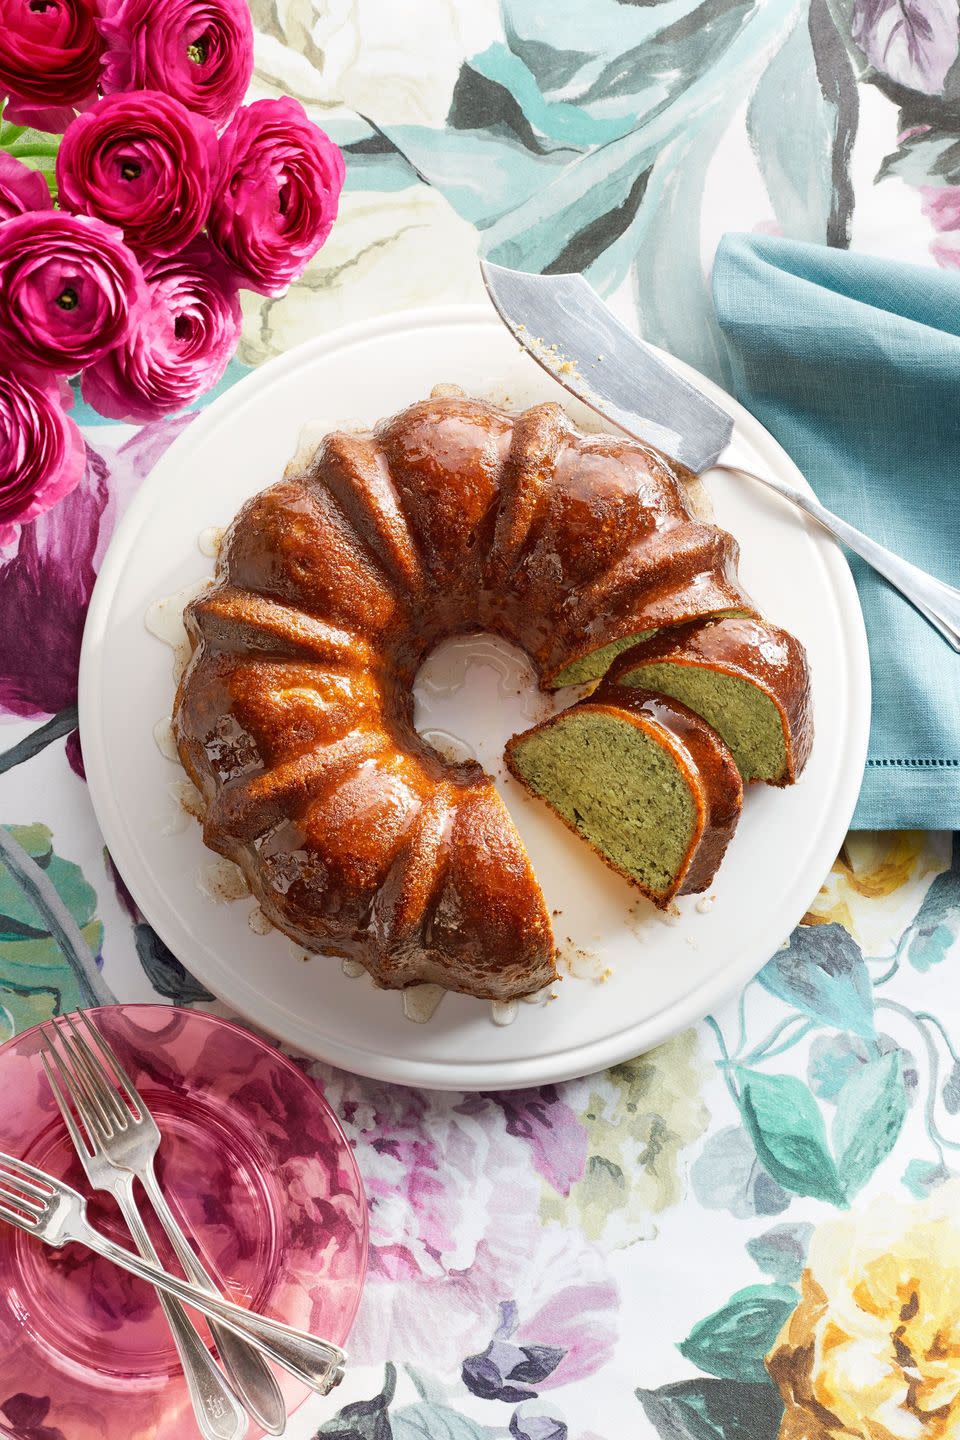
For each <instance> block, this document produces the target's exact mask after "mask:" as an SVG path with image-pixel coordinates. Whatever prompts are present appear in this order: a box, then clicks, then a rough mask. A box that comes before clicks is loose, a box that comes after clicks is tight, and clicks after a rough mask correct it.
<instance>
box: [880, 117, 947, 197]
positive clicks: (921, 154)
mask: <svg viewBox="0 0 960 1440" xmlns="http://www.w3.org/2000/svg"><path fill="white" fill-rule="evenodd" d="M890 175H895V176H896V177H897V178H898V179H900V180H904V181H905V182H906V183H907V184H908V185H931V186H934V187H939V186H944V185H960V132H958V131H957V130H956V129H947V130H941V129H939V128H938V127H937V126H931V127H929V128H925V129H923V130H920V131H915V132H914V133H912V134H909V135H907V136H905V137H904V139H902V140H901V141H900V143H899V144H898V146H897V148H896V150H894V151H893V153H892V154H890V155H887V156H886V158H885V159H884V161H883V163H882V165H881V166H880V169H879V171H878V172H877V180H878V181H880V180H886V179H887V178H888V176H890Z"/></svg>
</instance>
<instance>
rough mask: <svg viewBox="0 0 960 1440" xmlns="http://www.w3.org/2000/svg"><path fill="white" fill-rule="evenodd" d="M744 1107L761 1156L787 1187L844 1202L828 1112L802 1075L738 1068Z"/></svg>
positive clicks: (745, 1122) (839, 1203) (824, 1198)
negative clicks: (825, 1120) (828, 1129)
mask: <svg viewBox="0 0 960 1440" xmlns="http://www.w3.org/2000/svg"><path fill="white" fill-rule="evenodd" d="M737 1075H738V1077H739V1080H740V1086H741V1093H740V1111H741V1114H742V1115H743V1122H744V1124H745V1125H746V1127H747V1130H748V1131H749V1133H750V1138H751V1139H752V1140H753V1143H754V1145H755V1146H756V1150H757V1154H758V1155H759V1157H760V1159H761V1161H762V1162H763V1164H764V1165H765V1167H766V1168H767V1170H768V1171H769V1172H770V1174H771V1175H772V1176H773V1178H774V1180H776V1181H778V1182H779V1183H780V1184H781V1185H782V1186H783V1188H784V1189H785V1190H792V1191H793V1193H794V1194H795V1195H812V1196H814V1197H815V1198H816V1199H818V1200H827V1201H829V1202H830V1203H831V1204H832V1205H845V1204H846V1197H845V1195H844V1192H843V1187H842V1185H841V1184H840V1178H839V1176H838V1174H837V1167H836V1165H835V1164H834V1162H833V1157H832V1156H831V1154H830V1151H829V1149H828V1147H827V1133H826V1130H825V1128H824V1124H823V1116H822V1115H821V1114H820V1111H819V1109H818V1107H817V1102H816V1101H815V1100H814V1098H813V1096H812V1095H811V1094H810V1091H809V1090H808V1089H807V1087H806V1085H804V1083H803V1081H802V1080H798V1079H796V1077H795V1076H793V1075H765V1074H764V1073H763V1072H762V1071H760V1070H738V1071H737Z"/></svg>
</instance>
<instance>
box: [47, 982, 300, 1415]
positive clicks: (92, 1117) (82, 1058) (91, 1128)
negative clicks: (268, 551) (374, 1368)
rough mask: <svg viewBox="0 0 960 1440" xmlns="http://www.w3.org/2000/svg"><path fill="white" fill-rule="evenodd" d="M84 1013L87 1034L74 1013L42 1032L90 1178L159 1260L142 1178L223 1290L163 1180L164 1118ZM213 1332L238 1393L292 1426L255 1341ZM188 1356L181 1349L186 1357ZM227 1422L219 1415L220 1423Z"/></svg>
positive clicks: (169, 1226)
mask: <svg viewBox="0 0 960 1440" xmlns="http://www.w3.org/2000/svg"><path fill="white" fill-rule="evenodd" d="M78 1016H79V1019H80V1021H81V1024H82V1026H83V1032H84V1033H81V1031H80V1030H79V1029H78V1028H77V1026H76V1024H75V1023H74V1021H73V1019H72V1017H70V1016H64V1017H63V1018H62V1019H61V1021H60V1022H59V1023H58V1022H56V1021H52V1022H50V1023H48V1024H46V1025H44V1026H43V1027H42V1029H41V1034H42V1036H43V1038H44V1041H45V1042H46V1050H45V1053H44V1052H42V1053H41V1057H40V1058H41V1061H42V1062H43V1067H44V1070H45V1071H46V1074H47V1079H48V1080H49V1081H50V1085H51V1088H52V1090H53V1093H54V1097H55V1098H56V1101H57V1104H58V1105H59V1107H60V1112H61V1114H62V1115H63V1118H64V1121H65V1122H66V1125H67V1128H68V1129H69V1131H70V1136H71V1139H72V1140H73V1143H74V1146H75V1147H76V1151H77V1154H78V1155H79V1156H80V1160H81V1162H82V1164H83V1167H84V1169H85V1170H86V1172H87V1179H88V1180H89V1181H90V1184H91V1185H92V1186H93V1187H94V1189H97V1190H106V1191H107V1192H108V1193H109V1194H111V1195H113V1196H114V1197H115V1199H116V1201H117V1203H118V1205H119V1206H120V1209H121V1210H122V1212H123V1216H124V1219H125V1220H126V1222H127V1226H128V1228H129V1230H130V1233H131V1235H132V1236H133V1238H134V1242H135V1243H136V1246H137V1249H138V1250H139V1251H140V1253H141V1255H144V1256H146V1258H147V1259H148V1260H153V1261H154V1262H155V1263H159V1256H158V1255H157V1253H156V1250H155V1249H154V1247H153V1245H152V1244H151V1242H150V1237H149V1235H148V1234H147V1232H146V1230H145V1229H144V1225H143V1221H142V1219H141V1216H140V1212H139V1209H138V1207H137V1201H136V1198H135V1196H134V1190H133V1182H134V1179H139V1181H140V1183H141V1184H142V1185H143V1188H144V1190H145V1191H146V1195H147V1198H148V1200H149V1201H150V1203H151V1205H152V1206H153V1209H154V1212H155V1213H156V1216H157V1218H158V1220H159V1221H160V1223H161V1225H162V1226H163V1228H164V1230H165V1231H166V1233H167V1235H168V1237H169V1239H170V1243H171V1245H172V1246H173V1249H174V1252H175V1254H176V1256H177V1259H178V1260H179V1261H180V1264H181V1265H182V1266H183V1269H184V1273H185V1274H186V1276H187V1278H188V1279H189V1280H192V1281H193V1282H194V1284H195V1285H199V1286H201V1287H202V1288H203V1289H205V1290H209V1291H210V1292H211V1293H212V1294H217V1293H218V1292H217V1288H216V1286H215V1285H214V1282H213V1280H212V1279H211V1278H210V1276H209V1274H208V1273H207V1271H206V1270H205V1268H204V1266H203V1265H202V1263H201V1262H200V1260H199V1258H198V1257H197V1255H196V1252H195V1251H194V1250H193V1247H192V1246H191V1245H190V1243H189V1241H188V1240H187V1238H186V1236H185V1235H184V1233H183V1231H182V1229H181V1228H180V1226H179V1224H178V1223H177V1220H176V1217H175V1216H174V1215H173V1213H172V1211H171V1210H170V1207H169V1205H168V1204H167V1201H166V1197H165V1196H164V1193H163V1191H162V1190H161V1188H160V1185H159V1182H158V1181H157V1177H156V1172H155V1170H154V1156H155V1155H156V1152H157V1149H158V1147H159V1145H160V1131H159V1129H158V1128H157V1124H156V1121H155V1120H154V1118H153V1116H152V1115H151V1114H150V1111H149V1110H148V1109H147V1107H146V1105H145V1104H144V1102H143V1100H142V1099H141V1097H140V1095H139V1093H138V1091H137V1089H136V1086H135V1085H134V1083H133V1081H132V1080H131V1079H130V1076H129V1075H128V1074H127V1072H126V1070H124V1068H123V1066H122V1065H121V1064H120V1061H119V1059H118V1058H117V1056H116V1054H115V1053H114V1051H113V1048H112V1046H111V1045H110V1044H109V1042H108V1041H107V1040H106V1039H105V1037H104V1036H103V1035H102V1034H101V1033H100V1031H99V1030H97V1029H96V1028H95V1027H94V1025H93V1024H92V1022H91V1021H90V1019H89V1017H88V1016H87V1015H86V1014H85V1013H84V1012H83V1011H82V1010H81V1011H78ZM54 1036H55V1037H56V1039H57V1040H58V1041H59V1046H55V1045H53V1044H51V1040H52V1039H53V1038H54ZM97 1050H99V1051H100V1052H101V1053H102V1055H103V1056H105V1058H106V1060H107V1061H108V1063H109V1064H110V1066H111V1067H112V1069H113V1073H114V1075H115V1076H116V1080H117V1082H118V1083H117V1084H115V1083H114V1081H113V1079H112V1078H111V1076H110V1074H109V1073H108V1071H107V1068H106V1066H105V1065H104V1063H103V1061H102V1059H101V1058H100V1055H98V1054H97ZM50 1059H52V1060H53V1062H54V1063H55V1065H56V1069H57V1075H58V1077H59V1079H60V1082H61V1083H62V1085H63V1087H64V1089H66V1091H67V1095H68V1096H69V1098H70V1100H71V1101H72V1102H73V1106H74V1109H75V1110H76V1111H77V1115H78V1116H79V1119H80V1121H81V1122H82V1125H83V1129H84V1131H85V1132H86V1139H84V1136H83V1135H82V1134H81V1133H80V1131H79V1129H78V1127H77V1125H76V1122H75V1121H74V1119H73V1116H72V1114H71V1112H70V1106H69V1105H68V1104H67V1101H66V1099H65V1098H64V1095H63V1093H62V1091H61V1089H60V1086H59V1085H58V1084H57V1081H56V1079H55V1078H54V1076H53V1074H52V1072H51V1068H50V1064H49V1060H50ZM121 1087H122V1088H121ZM124 1092H126V1093H125V1094H124ZM161 1303H162V1304H163V1306H164V1311H165V1313H166V1315H167V1320H168V1322H169V1323H170V1326H171V1329H172V1330H173V1331H174V1339H175V1340H177V1348H178V1349H180V1337H183V1331H184V1327H186V1328H187V1329H189V1331H190V1332H191V1335H190V1340H189V1342H188V1353H189V1354H190V1355H191V1356H192V1358H193V1359H194V1360H196V1359H198V1358H199V1357H197V1356H196V1355H195V1354H194V1353H193V1352H195V1350H196V1348H197V1345H198V1344H199V1346H200V1348H201V1349H202V1350H203V1352H204V1356H205V1357H206V1364H203V1363H201V1370H202V1372H207V1371H208V1370H209V1368H210V1367H211V1366H212V1368H213V1369H214V1370H215V1371H216V1376H217V1378H218V1380H219V1381H220V1382H221V1383H220V1385H219V1389H220V1390H221V1391H226V1390H227V1387H226V1385H225V1384H224V1383H223V1377H222V1375H221V1374H220V1371H219V1369H218V1368H217V1367H216V1366H215V1365H214V1364H213V1361H212V1360H211V1358H210V1354H209V1351H208V1350H207V1348H206V1346H205V1345H203V1344H202V1342H201V1341H200V1340H199V1337H198V1336H197V1334H196V1331H195V1330H194V1327H193V1325H192V1323H191V1322H190V1320H189V1319H188V1317H187V1316H186V1315H185V1314H184V1313H183V1310H182V1307H180V1306H179V1305H178V1303H177V1302H176V1301H175V1300H174V1301H172V1302H171V1301H170V1300H169V1299H166V1298H164V1297H163V1296H162V1295H161ZM210 1332H211V1334H212V1335H213V1339H214V1342H215V1344H216V1347H217V1351H218V1353H219V1356H220V1359H221V1361H222V1362H223V1367H224V1369H225V1370H226V1372H227V1375H228V1376H229V1378H230V1381H231V1384H232V1386H233V1389H234V1390H235V1391H236V1394H237V1397H238V1398H239V1399H240V1400H241V1402H242V1403H243V1405H244V1406H245V1407H246V1408H247V1410H249V1412H250V1414H251V1415H252V1416H253V1418H254V1419H255V1420H256V1421H257V1423H258V1424H259V1425H260V1426H261V1427H262V1428H263V1429H264V1430H266V1431H267V1432H268V1433H269V1434H271V1435H280V1434H282V1433H283V1429H284V1427H285V1425H286V1418H287V1417H286V1407H285V1405H284V1401H283V1396H282V1394H281V1393H280V1387H279V1386H278V1385H277V1382H276V1380H275V1379H274V1377H273V1375H272V1374H271V1372H270V1370H269V1368H268V1366H267V1365H266V1364H265V1363H264V1361H263V1359H262V1358H261V1356H260V1355H259V1354H258V1353H257V1351H256V1350H255V1349H254V1348H253V1347H252V1346H250V1345H248V1344H247V1343H246V1342H245V1341H243V1340H241V1339H238V1338H237V1337H236V1336H235V1335H232V1334H231V1333H230V1331H229V1330H224V1329H223V1328H222V1327H221V1326H219V1325H217V1324H216V1322H213V1323H211V1326H210ZM183 1359H184V1356H183V1352H182V1351H181V1360H183ZM184 1374H185V1375H187V1383H188V1385H189V1384H190V1383H191V1376H190V1375H189V1374H188V1372H187V1366H186V1363H184ZM194 1384H196V1379H195V1378H194ZM191 1397H193V1390H192V1389H191ZM227 1400H229V1403H230V1405H231V1407H232V1409H233V1410H234V1411H235V1412H236V1411H237V1406H236V1402H235V1401H234V1400H233V1397H232V1396H227V1397H226V1398H221V1403H220V1404H217V1405H215V1406H214V1414H216V1415H217V1416H218V1417H219V1415H220V1413H221V1408H222V1406H224V1405H225V1404H226V1402H227ZM204 1413H206V1410H205V1412H204ZM226 1423H227V1422H226V1421H221V1420H220V1419H219V1418H218V1419H217V1421H216V1422H215V1426H217V1427H219V1426H220V1425H221V1424H226ZM202 1428H203V1427H202V1426H201V1429H202ZM245 1429H246V1425H245V1424H244V1425H243V1426H242V1429H241V1428H235V1429H232V1430H231V1429H221V1428H214V1430H213V1431H212V1432H211V1434H212V1436H213V1440H222V1437H234V1436H237V1437H239V1436H240V1435H241V1434H242V1433H243V1430H245ZM204 1433H205V1434H206V1433H207V1432H206V1431H205V1432H204Z"/></svg>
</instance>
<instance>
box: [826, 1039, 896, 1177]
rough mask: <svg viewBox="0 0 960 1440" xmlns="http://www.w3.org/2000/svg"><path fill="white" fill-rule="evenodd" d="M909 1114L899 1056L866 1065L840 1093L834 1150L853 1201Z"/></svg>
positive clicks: (892, 1145) (883, 1157) (893, 1143)
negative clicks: (853, 1196)
mask: <svg viewBox="0 0 960 1440" xmlns="http://www.w3.org/2000/svg"><path fill="white" fill-rule="evenodd" d="M906 1113H907V1090H906V1086H905V1085H904V1083H903V1067H902V1063H901V1058H900V1052H899V1051H898V1050H894V1051H892V1052H891V1053H890V1054H889V1055H883V1056H881V1057H880V1058H879V1059H877V1060H873V1061H871V1063H870V1064H869V1065H864V1066H863V1067H862V1068H861V1070H860V1072H859V1074H856V1075H853V1076H851V1078H850V1079H849V1080H848V1081H847V1083H846V1085H845V1086H844V1087H843V1089H842V1090H841V1092H840V1098H839V1100H838V1102H837V1113H836V1115H835V1116H834V1120H833V1135H832V1139H833V1149H834V1153H835V1155H836V1156H837V1169H838V1171H839V1174H840V1183H841V1185H842V1186H843V1188H844V1192H845V1193H846V1195H847V1196H848V1197H849V1196H852V1195H855V1194H856V1193H857V1191H858V1190H859V1189H861V1187H862V1186H863V1185H864V1184H866V1182H867V1180H869V1178H870V1176H871V1175H872V1174H873V1172H874V1170H876V1168H877V1166H878V1165H879V1164H880V1162H881V1161H882V1160H885V1159H886V1157H887V1156H888V1155H889V1154H890V1151H891V1150H892V1149H893V1147H894V1145H895V1144H896V1143H897V1136H898V1135H899V1134H900V1130H901V1127H902V1125H903V1119H904V1116H905V1115H906Z"/></svg>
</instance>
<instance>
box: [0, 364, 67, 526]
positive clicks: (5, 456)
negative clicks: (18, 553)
mask: <svg viewBox="0 0 960 1440" xmlns="http://www.w3.org/2000/svg"><path fill="white" fill-rule="evenodd" d="M63 392H65V394H64V393H62V392H61V388H60V386H59V385H58V383H57V381H56V380H55V379H54V378H53V377H52V376H50V375H45V374H41V373H37V372H32V371H30V370H27V369H19V370H18V371H17V372H16V373H12V372H11V371H8V370H2V369H0V551H3V550H6V549H8V548H9V547H10V546H11V545H12V543H13V542H14V541H15V540H16V538H17V536H18V534H19V533H20V527H21V525H24V524H26V523H27V521H30V520H35V519H36V517H37V516H38V515H42V514H43V513H44V511H46V510H50V509H52V507H53V506H54V505H56V503H57V501H58V500H62V499H63V497H64V495H67V494H69V492H70V491H71V490H73V489H74V487H75V486H76V485H77V484H78V483H79V481H80V477H81V475H82V474H83V469H84V464H85V451H84V447H83V439H82V437H81V435H80V431H79V430H78V429H77V427H76V425H74V423H73V421H72V420H71V419H70V418H69V417H68V416H67V415H66V414H65V413H64V400H66V401H67V402H68V403H69V399H70V394H69V390H67V387H66V386H65V385H64V386H63Z"/></svg>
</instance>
